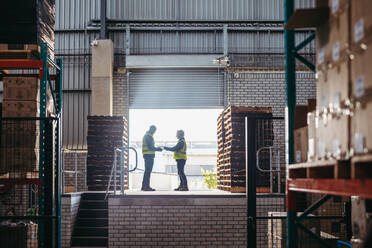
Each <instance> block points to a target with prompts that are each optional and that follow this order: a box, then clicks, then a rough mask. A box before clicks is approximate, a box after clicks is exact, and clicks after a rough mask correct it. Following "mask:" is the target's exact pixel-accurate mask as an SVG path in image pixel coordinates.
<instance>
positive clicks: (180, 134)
mask: <svg viewBox="0 0 372 248" xmlns="http://www.w3.org/2000/svg"><path fill="white" fill-rule="evenodd" d="M176 137H177V139H178V142H177V144H176V145H175V146H174V147H164V150H167V151H172V152H174V155H173V158H174V159H175V160H176V162H177V170H178V176H179V177H180V186H179V187H178V188H177V189H175V190H176V191H188V190H189V188H188V186H187V179H186V175H185V164H186V160H187V154H186V151H187V145H186V141H185V133H184V131H183V130H178V131H177V134H176Z"/></svg>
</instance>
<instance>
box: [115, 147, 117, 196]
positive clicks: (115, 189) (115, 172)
mask: <svg viewBox="0 0 372 248" xmlns="http://www.w3.org/2000/svg"><path fill="white" fill-rule="evenodd" d="M116 157H117V152H116V149H115V151H114V195H116V175H117V172H116V166H117V158H116Z"/></svg>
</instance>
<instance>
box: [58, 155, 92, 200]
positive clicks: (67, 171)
mask: <svg viewBox="0 0 372 248" xmlns="http://www.w3.org/2000/svg"><path fill="white" fill-rule="evenodd" d="M66 151H67V152H69V153H72V154H74V158H75V161H74V170H65V152H66ZM77 154H78V152H77V151H73V150H69V149H67V148H62V164H61V171H62V194H64V193H65V174H75V190H76V192H77V188H78V182H77V181H78V179H77V177H78V174H84V172H83V171H79V170H78V169H77ZM86 166H87V165H86V163H85V171H86ZM85 185H86V177H85Z"/></svg>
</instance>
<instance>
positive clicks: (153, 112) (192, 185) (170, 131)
mask: <svg viewBox="0 0 372 248" xmlns="http://www.w3.org/2000/svg"><path fill="white" fill-rule="evenodd" d="M221 111H222V109H131V110H130V112H129V119H130V122H129V123H130V124H129V130H130V132H129V133H130V137H129V140H130V146H132V147H135V148H136V149H137V151H138V153H139V163H138V168H139V169H138V170H137V171H136V172H135V173H131V174H130V178H129V182H130V183H129V184H130V189H132V190H139V189H140V188H141V182H142V177H143V170H144V162H143V158H142V153H141V147H142V137H143V135H144V134H145V132H146V131H147V130H148V128H149V126H150V125H155V126H156V127H157V131H156V133H155V135H154V139H155V144H156V146H168V147H169V146H174V145H175V144H176V142H177V138H176V131H177V130H179V129H182V130H184V132H185V139H186V143H187V156H188V159H187V163H186V166H185V173H186V176H187V179H188V186H189V189H190V190H193V191H195V190H208V185H207V184H205V182H204V178H203V176H202V170H204V171H209V172H211V173H215V172H216V168H217V164H216V163H217V135H216V132H217V131H216V128H217V117H218V115H219V114H220V113H221ZM151 186H152V187H153V188H155V189H157V190H173V189H174V188H177V187H178V176H177V166H176V161H175V160H174V159H173V153H172V152H169V151H163V152H157V153H156V156H155V163H154V168H153V173H152V176H151Z"/></svg>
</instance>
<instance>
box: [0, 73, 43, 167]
mask: <svg viewBox="0 0 372 248" xmlns="http://www.w3.org/2000/svg"><path fill="white" fill-rule="evenodd" d="M39 85H40V84H39V80H38V78H37V77H18V76H9V77H4V78H3V87H4V93H3V95H4V96H3V104H2V117H4V118H7V117H9V118H11V117H39V104H40V96H39V93H40V89H39ZM1 124H2V125H1V133H2V135H1V169H0V171H1V173H2V174H3V173H8V172H20V173H23V172H34V171H37V168H38V165H39V139H40V131H39V130H40V129H39V122H38V121H35V120H24V121H12V120H3V121H2V123H1Z"/></svg>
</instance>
